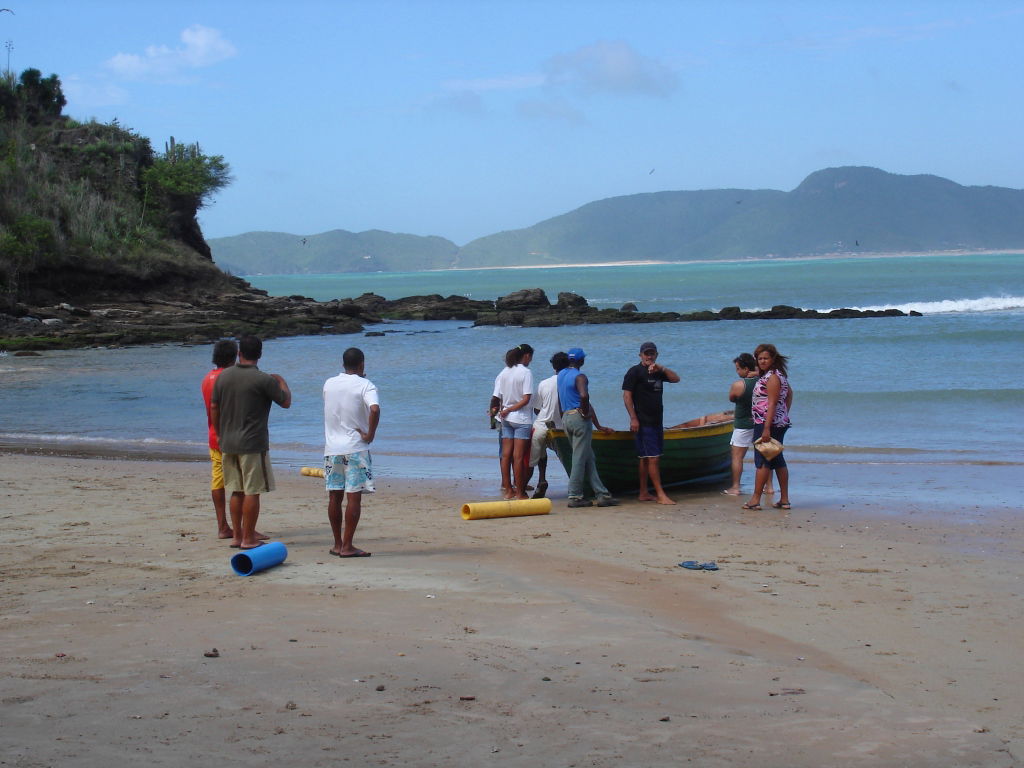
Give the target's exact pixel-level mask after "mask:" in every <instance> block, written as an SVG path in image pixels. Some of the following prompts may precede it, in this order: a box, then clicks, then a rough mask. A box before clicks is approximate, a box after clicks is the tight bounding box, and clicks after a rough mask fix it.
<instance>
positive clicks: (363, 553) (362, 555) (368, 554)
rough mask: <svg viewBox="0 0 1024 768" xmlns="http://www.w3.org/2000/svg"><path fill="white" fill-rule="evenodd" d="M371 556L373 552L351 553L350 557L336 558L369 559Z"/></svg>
mask: <svg viewBox="0 0 1024 768" xmlns="http://www.w3.org/2000/svg"><path fill="white" fill-rule="evenodd" d="M332 554H333V553H332ZM372 554H373V552H353V553H352V554H351V555H338V557H369V556H370V555H372Z"/></svg>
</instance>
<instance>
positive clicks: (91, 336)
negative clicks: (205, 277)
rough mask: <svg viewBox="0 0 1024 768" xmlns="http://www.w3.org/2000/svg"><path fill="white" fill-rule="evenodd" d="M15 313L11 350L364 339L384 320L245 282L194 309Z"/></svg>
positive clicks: (176, 304)
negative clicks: (369, 326) (245, 338)
mask: <svg viewBox="0 0 1024 768" xmlns="http://www.w3.org/2000/svg"><path fill="white" fill-rule="evenodd" d="M13 310H14V312H13V314H0V337H3V341H2V342H0V346H6V347H7V348H9V349H60V348H71V347H83V346H121V345H131V344H153V343H158V342H190V343H206V342H209V341H213V340H216V339H219V338H223V337H225V336H238V335H241V334H244V333H253V334H256V335H257V336H260V337H261V338H265V339H266V338H273V337H275V336H300V335H319V334H333V333H339V334H340V333H357V332H359V331H361V330H363V325H364V323H377V322H380V321H381V318H380V316H379V315H377V314H375V313H374V312H373V311H372V310H371V309H369V308H366V307H361V306H358V305H355V304H352V303H348V302H345V301H339V300H335V301H327V302H320V301H314V300H313V299H309V298H306V297H304V296H287V297H280V296H279V297H270V296H267V295H266V292H265V291H260V290H258V289H254V288H251V287H250V286H248V285H247V284H245V283H243V282H242V281H238V286H237V290H236V291H228V292H223V293H221V294H219V295H217V296H216V297H213V298H207V299H204V300H202V301H197V302H195V303H193V302H189V301H182V300H176V299H173V298H166V297H161V298H143V299H135V300H116V301H112V300H96V301H91V302H87V303H82V304H78V305H71V304H68V303H61V304H57V305H54V306H48V307H29V306H24V305H16V306H15V307H14V308H13Z"/></svg>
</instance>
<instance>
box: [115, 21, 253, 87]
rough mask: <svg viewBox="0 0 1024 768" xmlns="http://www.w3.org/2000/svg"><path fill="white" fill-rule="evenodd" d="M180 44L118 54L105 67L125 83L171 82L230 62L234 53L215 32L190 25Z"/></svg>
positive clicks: (149, 47) (198, 25)
mask: <svg viewBox="0 0 1024 768" xmlns="http://www.w3.org/2000/svg"><path fill="white" fill-rule="evenodd" d="M181 42H182V45H180V46H178V47H177V48H169V47H167V46H166V45H151V46H148V47H147V48H146V50H145V52H144V53H142V54H136V53H118V54H117V55H115V56H114V57H112V58H111V59H109V60H108V61H107V62H106V67H107V69H109V70H110V71H112V72H113V73H114V74H115V75H117V76H118V77H121V78H123V79H126V80H173V79H176V78H178V77H180V76H181V75H182V74H184V73H186V72H188V71H190V70H195V69H202V68H204V67H209V66H211V65H213V64H217V63H218V62H221V61H224V60H225V59H230V58H232V57H233V56H235V55H236V54H237V53H238V50H237V49H236V48H235V46H234V45H232V44H231V42H230V41H228V40H226V39H224V38H223V37H222V36H221V33H220V31H219V30H216V29H211V28H209V27H204V26H202V25H201V24H193V25H192V26H191V27H188V28H186V29H185V30H183V31H182V33H181Z"/></svg>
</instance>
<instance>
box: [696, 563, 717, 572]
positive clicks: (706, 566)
mask: <svg viewBox="0 0 1024 768" xmlns="http://www.w3.org/2000/svg"><path fill="white" fill-rule="evenodd" d="M700 567H701V568H703V569H704V570H705V571H717V570H718V564H717V563H715V562H710V563H701V564H700Z"/></svg>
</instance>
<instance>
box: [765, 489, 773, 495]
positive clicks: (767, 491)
mask: <svg viewBox="0 0 1024 768" xmlns="http://www.w3.org/2000/svg"><path fill="white" fill-rule="evenodd" d="M763 493H767V494H768V495H769V496H771V495H772V494H774V493H775V489H774V488H765V489H764V491H763Z"/></svg>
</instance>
